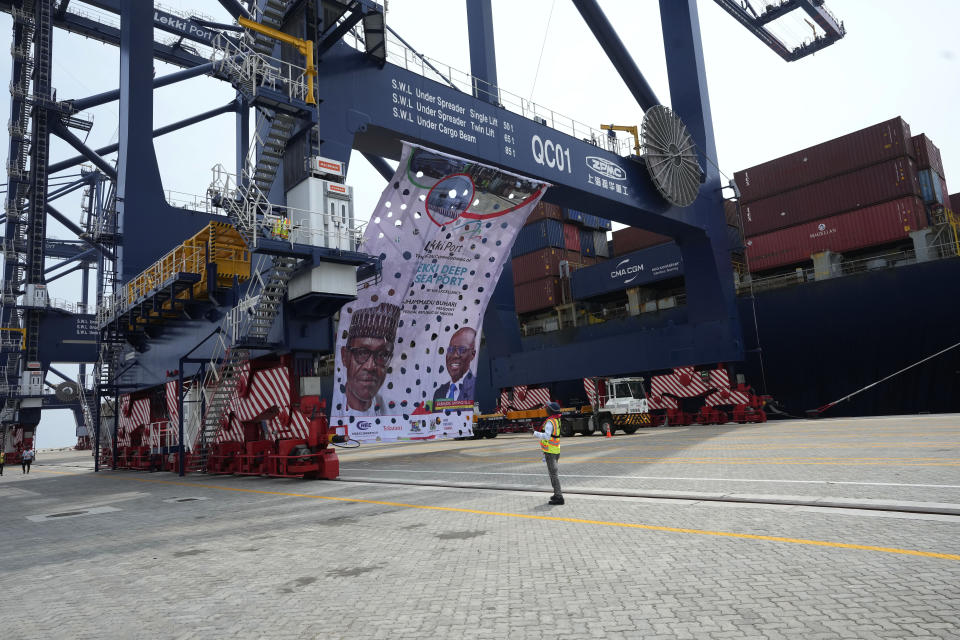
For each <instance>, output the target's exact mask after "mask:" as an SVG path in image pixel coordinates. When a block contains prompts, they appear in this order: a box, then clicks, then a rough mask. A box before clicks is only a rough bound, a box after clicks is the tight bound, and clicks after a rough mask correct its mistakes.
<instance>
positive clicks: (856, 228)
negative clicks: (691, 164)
mask: <svg viewBox="0 0 960 640" xmlns="http://www.w3.org/2000/svg"><path fill="white" fill-rule="evenodd" d="M926 226H927V215H926V211H925V210H924V206H923V201H922V200H921V199H920V198H917V197H914V196H910V197H907V198H899V199H897V200H893V201H891V202H884V203H882V204H878V205H874V206H872V207H866V208H864V209H858V210H856V211H851V212H849V213H843V214H840V215H838V216H833V217H831V218H824V219H822V220H815V221H813V222H807V223H805V224H801V225H798V226H795V227H790V228H788V229H780V230H779V231H774V232H772V233H766V234H763V235H760V236H755V237H753V238H750V239H749V240H747V259H748V260H749V262H750V271H754V272H756V271H764V270H766V269H772V268H774V267H782V266H785V265H790V264H798V263H801V262H809V261H810V260H811V258H810V256H811V255H812V254H814V253H819V252H821V251H836V252H843V251H853V250H855V249H862V248H864V247H870V246H874V245H882V244H888V243H890V242H895V241H897V240H903V239H906V238H908V237H909V234H910V232H911V231H914V230H916V229H922V228H924V227H926Z"/></svg>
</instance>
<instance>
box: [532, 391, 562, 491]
mask: <svg viewBox="0 0 960 640" xmlns="http://www.w3.org/2000/svg"><path fill="white" fill-rule="evenodd" d="M543 408H544V409H546V410H547V419H546V420H544V421H543V426H542V427H540V430H539V431H537V430H536V429H534V431H533V435H535V436H536V437H537V439H538V440H540V448H541V449H542V450H543V459H544V460H545V461H546V463H547V473H549V474H550V484H552V485H553V496H551V497H550V504H563V492H562V491H560V477H559V476H558V474H557V466H558V464H559V463H560V405H558V404H557V403H556V402H547V403H546V404H544V405H543Z"/></svg>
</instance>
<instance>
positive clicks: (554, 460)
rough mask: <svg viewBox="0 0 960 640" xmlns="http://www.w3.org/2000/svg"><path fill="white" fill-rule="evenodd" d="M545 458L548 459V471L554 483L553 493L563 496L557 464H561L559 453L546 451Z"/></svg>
mask: <svg viewBox="0 0 960 640" xmlns="http://www.w3.org/2000/svg"><path fill="white" fill-rule="evenodd" d="M543 459H544V460H546V461H547V473H549V474H550V484H552V485H553V495H554V496H556V497H558V498H562V497H563V493H562V492H561V491H560V476H559V475H557V466H558V465H559V464H560V454H559V453H544V454H543Z"/></svg>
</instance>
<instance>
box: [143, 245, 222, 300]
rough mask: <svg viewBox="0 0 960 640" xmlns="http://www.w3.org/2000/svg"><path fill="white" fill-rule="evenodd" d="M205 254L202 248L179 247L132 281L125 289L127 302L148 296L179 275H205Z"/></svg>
mask: <svg viewBox="0 0 960 640" xmlns="http://www.w3.org/2000/svg"><path fill="white" fill-rule="evenodd" d="M204 268H205V253H204V251H203V249H202V248H201V247H186V246H183V245H181V246H179V247H176V248H175V249H174V250H173V251H171V252H170V253H168V254H167V255H165V256H164V257H163V258H161V259H160V260H158V261H157V262H155V263H153V264H152V265H151V266H150V267H148V268H147V269H146V270H145V271H144V272H143V273H141V274H140V275H138V276H137V277H136V278H134V279H133V280H131V281H130V282H129V283H128V284H127V285H126V287H124V289H125V293H126V296H125V297H126V302H127V304H132V303H133V302H135V301H136V300H139V299H141V298H144V297H146V296H148V295H149V294H150V293H152V292H153V291H155V290H156V289H157V288H158V287H159V286H160V285H162V284H163V283H165V282H167V281H169V280H170V279H171V278H173V277H174V276H175V275H176V274H178V273H203V271H204Z"/></svg>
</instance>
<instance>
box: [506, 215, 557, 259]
mask: <svg viewBox="0 0 960 640" xmlns="http://www.w3.org/2000/svg"><path fill="white" fill-rule="evenodd" d="M548 247H560V248H561V249H562V248H563V223H562V222H560V221H559V220H552V219H549V218H547V219H544V220H538V221H537V222H534V223H533V224H528V225H527V226H525V227H523V228H522V229H520V232H519V233H517V240H516V242H514V243H513V249H511V250H510V256H511V257H513V258H516V257H518V256H523V255H526V254H528V253H533V252H534V251H539V250H540V249H546V248H548Z"/></svg>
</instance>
